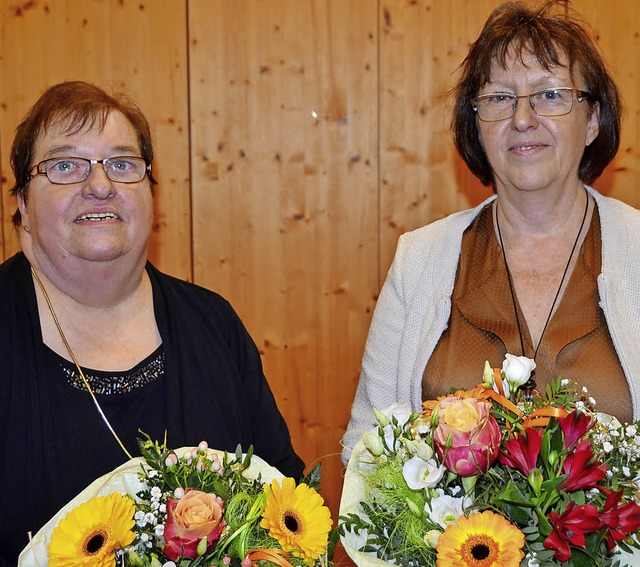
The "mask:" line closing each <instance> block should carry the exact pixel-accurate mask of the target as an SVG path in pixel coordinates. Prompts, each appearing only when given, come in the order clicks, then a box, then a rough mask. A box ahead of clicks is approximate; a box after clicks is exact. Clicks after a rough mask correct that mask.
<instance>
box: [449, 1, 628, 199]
mask: <svg viewBox="0 0 640 567" xmlns="http://www.w3.org/2000/svg"><path fill="white" fill-rule="evenodd" d="M554 8H561V10H560V11H558V10H554ZM512 50H515V53H517V54H519V55H520V56H522V55H523V54H527V53H531V54H533V55H535V57H536V58H537V60H538V63H540V65H541V66H542V67H543V68H544V69H546V70H550V68H551V67H557V66H561V58H562V56H563V55H566V57H567V59H568V65H569V67H568V68H569V72H570V73H571V76H572V77H573V76H575V73H579V74H580V76H581V77H582V78H583V79H584V81H585V85H584V88H585V90H587V91H588V92H589V93H591V94H590V97H589V99H588V101H589V104H590V105H591V107H592V108H593V105H594V104H595V103H596V102H597V103H599V105H600V122H599V127H600V130H599V133H598V136H597V137H596V139H595V140H594V141H593V142H592V143H591V144H590V145H589V146H587V147H586V148H585V151H584V154H583V156H582V160H581V161H580V166H579V168H578V176H579V177H580V179H581V180H582V181H584V182H585V183H590V182H592V181H593V180H594V179H596V178H597V177H599V176H600V174H601V173H602V171H603V170H604V168H605V167H606V166H607V165H608V164H609V163H610V162H611V160H613V158H614V157H615V155H616V153H617V151H618V147H619V145H620V115H621V111H622V108H621V102H620V96H619V94H618V88H617V87H616V84H615V82H614V81H613V79H612V77H611V76H610V74H609V72H608V71H607V67H606V65H605V63H604V60H603V58H602V56H601V55H600V52H599V51H598V48H597V47H596V45H595V42H594V41H593V39H592V38H591V36H590V34H589V33H588V32H587V29H586V25H585V24H584V23H582V22H581V21H580V20H579V19H578V17H577V16H576V15H570V14H569V1H568V0H551V1H550V2H545V4H543V5H542V6H541V7H540V8H538V9H533V8H530V7H527V6H525V5H524V4H522V3H521V2H508V3H505V4H502V5H500V6H498V7H497V8H496V9H495V10H494V11H493V12H492V14H491V15H490V16H489V19H488V20H487V21H486V23H485V25H484V28H483V29H482V32H480V35H479V36H478V38H477V39H476V41H475V42H474V43H473V45H471V48H470V50H469V53H468V55H467V56H466V58H465V59H464V61H463V62H462V65H461V66H460V71H461V78H460V80H459V82H458V84H457V85H456V86H455V87H454V89H453V94H454V96H455V103H454V104H455V106H454V111H453V119H452V121H451V128H452V131H453V139H454V142H455V144H456V147H457V149H458V152H460V155H461V156H462V159H464V161H465V162H466V164H467V166H468V167H469V169H470V170H471V172H472V173H473V174H474V175H475V176H476V177H478V179H480V181H482V183H483V184H484V185H493V186H494V189H495V180H494V176H493V170H492V168H491V165H490V163H489V160H488V159H487V155H486V153H485V151H484V148H483V147H482V144H481V142H480V139H479V136H478V124H477V117H476V114H475V112H474V110H473V108H472V107H471V102H470V101H471V99H472V98H473V97H475V96H477V94H478V92H479V89H480V88H481V87H482V86H483V85H485V84H486V83H488V82H489V81H490V79H491V76H490V72H491V64H492V62H493V61H497V62H498V63H499V64H500V65H502V66H503V67H506V63H507V59H508V56H509V54H510V53H513V51H512Z"/></svg>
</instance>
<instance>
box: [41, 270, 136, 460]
mask: <svg viewBox="0 0 640 567" xmlns="http://www.w3.org/2000/svg"><path fill="white" fill-rule="evenodd" d="M31 273H32V274H33V277H34V279H35V280H36V282H37V283H38V287H39V288H40V291H41V292H42V295H43V296H44V299H45V301H46V302H47V306H48V307H49V311H50V312H51V316H52V317H53V321H54V323H55V324H56V328H57V329H58V333H60V338H61V339H62V342H63V343H64V346H65V347H66V349H67V352H68V353H69V356H70V357H71V360H73V363H74V364H75V366H76V369H77V370H78V374H79V375H80V378H81V379H82V383H83V384H84V387H85V388H86V389H87V392H89V395H90V396H91V399H92V400H93V404H94V405H95V406H96V409H97V410H98V413H99V414H100V417H101V418H102V421H104V423H105V425H106V426H107V428H108V429H109V431H110V432H111V435H113V437H114V438H115V440H116V441H117V442H118V445H120V448H121V449H122V450H123V451H124V453H125V455H127V457H129V459H133V456H132V455H131V453H129V451H127V449H126V447H125V446H124V443H123V442H122V441H121V440H120V437H118V434H117V433H116V432H115V429H113V427H112V426H111V423H109V420H108V419H107V416H106V415H105V413H104V411H102V408H101V407H100V403H99V402H98V400H97V398H96V396H95V394H94V393H93V390H92V388H91V386H90V384H89V381H88V380H87V377H86V376H85V375H84V372H83V371H82V368H80V364H78V360H77V359H76V357H75V355H74V354H73V351H72V350H71V345H70V344H69V341H67V337H66V336H65V334H64V331H63V330H62V326H61V325H60V322H59V321H58V317H57V316H56V312H55V311H54V309H53V304H52V303H51V299H49V294H48V293H47V290H46V289H45V288H44V285H43V284H42V280H40V276H38V273H37V272H36V271H35V270H34V269H33V266H31Z"/></svg>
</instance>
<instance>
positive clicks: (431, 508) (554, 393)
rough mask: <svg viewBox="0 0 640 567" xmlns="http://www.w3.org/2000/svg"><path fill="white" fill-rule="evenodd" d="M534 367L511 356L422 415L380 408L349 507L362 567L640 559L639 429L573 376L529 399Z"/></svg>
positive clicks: (357, 464)
mask: <svg viewBox="0 0 640 567" xmlns="http://www.w3.org/2000/svg"><path fill="white" fill-rule="evenodd" d="M534 367H535V363H533V361H532V360H530V359H527V358H525V357H515V356H512V355H509V354H508V355H507V358H506V360H505V362H504V364H503V366H502V369H501V370H500V369H491V368H490V367H489V365H488V363H487V364H486V365H485V372H484V375H483V383H482V384H481V385H479V386H477V387H476V388H473V389H471V390H458V391H451V392H450V393H449V395H446V396H442V397H440V398H438V399H437V400H433V401H427V402H425V403H424V404H423V408H424V409H423V412H421V413H411V410H410V408H408V407H405V406H402V405H396V406H394V407H393V408H389V409H387V410H385V411H377V410H375V413H376V418H377V421H378V426H377V428H376V429H374V430H372V431H369V432H366V433H365V434H364V435H363V437H362V438H361V440H360V441H359V442H358V444H357V445H356V447H355V448H354V451H353V453H352V456H351V459H350V461H349V466H348V468H347V473H346V476H345V484H344V489H343V497H342V502H341V505H340V518H339V531H340V534H341V537H342V540H343V544H344V546H345V548H346V550H347V552H348V553H349V555H350V556H351V557H352V558H353V559H354V560H355V561H356V563H357V564H358V565H361V566H362V565H384V564H385V563H391V564H394V565H404V566H425V567H428V566H435V565H438V567H448V566H459V567H471V566H474V567H492V566H493V567H498V566H500V567H520V566H522V567H525V566H529V567H544V566H558V565H562V566H565V567H582V566H584V567H587V566H589V567H593V566H612V567H613V566H628V565H640V561H638V559H637V557H636V559H635V562H634V559H633V556H632V554H633V550H634V549H635V550H638V549H640V543H639V542H638V539H637V536H638V530H640V505H638V503H637V490H638V478H639V476H638V473H639V471H640V434H639V428H638V424H631V425H622V424H620V423H619V422H617V420H615V419H614V418H612V417H610V416H606V415H604V414H598V413H596V412H595V410H594V409H593V408H594V405H595V400H593V398H591V397H590V396H589V395H588V392H587V391H586V390H584V389H582V390H580V389H579V388H578V387H577V386H576V385H574V384H572V383H570V382H569V381H568V380H561V379H558V380H556V381H554V382H552V383H551V384H550V385H549V386H548V387H547V388H546V390H545V391H543V392H534V394H533V396H524V395H523V394H522V392H520V390H519V388H520V386H521V385H522V384H524V383H525V382H526V381H527V380H528V378H529V376H530V374H531V371H532V369H533V368H534Z"/></svg>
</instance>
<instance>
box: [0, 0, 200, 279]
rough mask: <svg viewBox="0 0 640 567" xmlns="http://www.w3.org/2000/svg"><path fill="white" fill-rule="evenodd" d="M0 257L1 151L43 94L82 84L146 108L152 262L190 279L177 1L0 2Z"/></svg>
mask: <svg viewBox="0 0 640 567" xmlns="http://www.w3.org/2000/svg"><path fill="white" fill-rule="evenodd" d="M0 10H1V12H0V30H1V32H0V41H1V44H0V54H1V57H0V133H1V139H0V142H1V146H0V153H1V156H0V157H1V162H0V163H1V167H2V186H1V188H2V204H3V210H2V213H3V215H2V219H3V223H2V226H3V231H2V234H3V237H2V251H3V254H4V257H5V258H6V257H8V256H10V255H11V254H13V253H14V252H15V251H16V250H17V249H18V241H17V237H16V235H15V233H14V231H13V229H12V228H11V225H10V221H9V219H10V216H11V215H12V214H13V211H14V210H15V201H14V200H13V199H10V198H9V195H8V190H9V188H10V187H11V186H12V185H13V176H12V174H11V169H10V167H9V148H10V146H11V142H12V140H13V132H14V129H15V127H16V126H17V124H18V123H19V121H20V120H21V119H22V117H23V116H24V114H25V113H26V111H27V110H28V109H29V107H30V106H31V105H32V104H33V103H34V102H35V100H36V99H37V97H38V96H40V94H41V93H42V91H43V90H44V89H45V88H46V87H48V86H51V85H53V84H55V83H57V82H60V81H63V80H85V81H89V82H93V83H96V84H98V85H99V86H101V87H103V88H105V89H106V90H107V91H112V90H118V91H120V90H122V91H124V92H127V93H128V94H130V95H131V96H132V97H133V98H134V99H135V100H136V101H137V102H138V103H139V104H140V106H141V108H142V109H143V111H144V112H145V114H146V116H147V118H148V120H149V122H150V124H151V128H152V133H153V138H154V144H155V148H156V157H157V159H156V164H155V172H156V174H157V178H158V180H159V181H160V184H159V186H158V187H157V191H156V222H155V225H154V233H153V237H152V243H151V258H152V260H153V261H154V262H155V263H157V264H158V265H159V266H160V267H161V268H162V269H164V270H165V271H168V272H170V273H173V274H175V275H177V276H180V277H183V278H189V279H191V253H190V248H191V233H190V224H191V219H190V209H189V152H188V134H189V124H188V107H187V103H188V99H187V57H186V56H187V45H186V37H187V30H186V3H185V0H153V1H148V0H143V1H139V0H137V1H133V0H121V1H118V2H115V1H109V0H92V1H91V2H86V1H84V0H59V1H56V2H48V3H47V2H27V1H9V0H3V1H2V2H1V3H0Z"/></svg>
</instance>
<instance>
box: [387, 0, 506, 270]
mask: <svg viewBox="0 0 640 567" xmlns="http://www.w3.org/2000/svg"><path fill="white" fill-rule="evenodd" d="M498 3H499V2H496V1H495V0H473V1H467V0H455V1H450V2H440V1H439V0H418V1H412V0H382V1H381V2H380V26H381V30H380V172H381V173H380V181H381V185H380V215H381V218H380V227H381V228H380V239H381V242H380V250H381V252H380V278H381V280H384V277H385V276H386V273H387V270H388V268H389V265H390V264H391V260H392V259H393V255H394V252H395V248H396V244H397V240H398V237H399V236H400V235H401V234H402V233H403V232H406V231H409V230H413V229H415V228H417V227H420V226H423V225H425V224H428V223H430V222H432V221H434V220H436V219H439V218H442V217H444V216H446V215H448V214H450V213H452V212H455V211H459V210H461V209H465V208H468V207H469V206H471V205H475V204H477V203H479V202H481V201H482V200H483V199H484V198H486V197H487V196H489V195H490V194H491V193H492V191H491V189H487V188H486V187H483V186H482V185H481V184H480V183H479V182H478V181H476V180H475V178H473V177H472V176H471V175H470V174H469V173H468V171H467V168H466V166H465V164H464V162H462V160H461V159H460V158H459V157H458V155H457V153H456V150H455V147H454V145H453V142H452V139H451V134H450V130H449V121H450V118H451V101H450V97H448V96H447V92H448V91H449V90H450V89H451V87H452V86H453V84H454V79H455V71H456V69H457V68H458V66H459V65H460V63H461V62H462V59H463V58H464V56H465V55H466V52H467V50H468V47H469V45H470V43H471V42H472V41H473V40H474V39H475V37H476V36H477V34H478V33H479V32H480V30H481V28H482V25H483V23H484V20H485V19H486V16H487V15H488V14H489V13H490V12H491V10H492V9H493V8H494V7H495V6H496V5H497V4H498Z"/></svg>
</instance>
